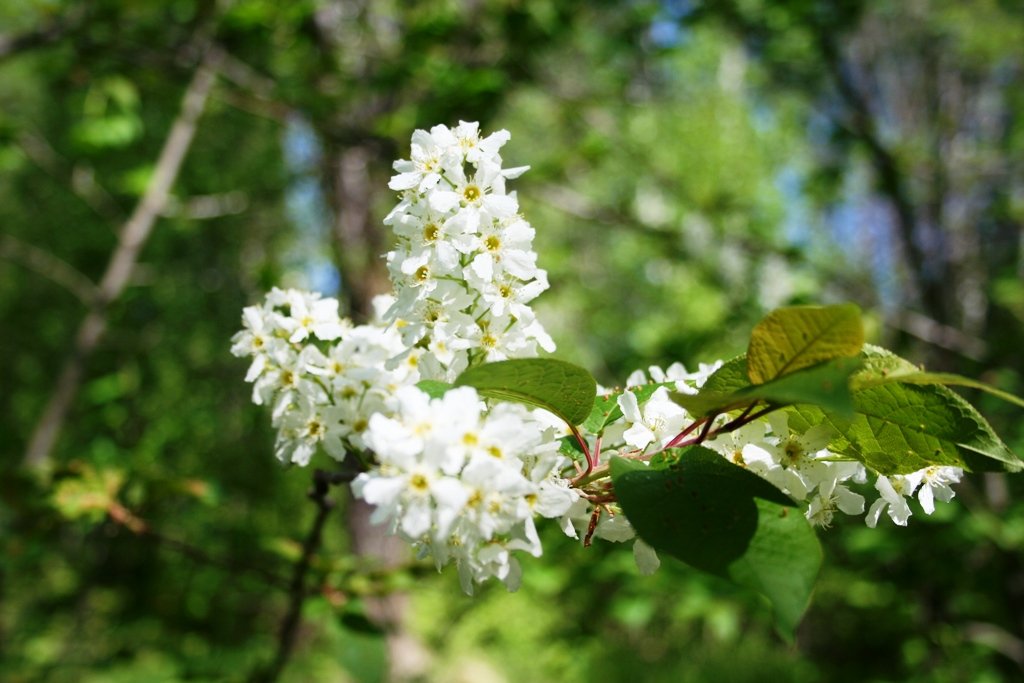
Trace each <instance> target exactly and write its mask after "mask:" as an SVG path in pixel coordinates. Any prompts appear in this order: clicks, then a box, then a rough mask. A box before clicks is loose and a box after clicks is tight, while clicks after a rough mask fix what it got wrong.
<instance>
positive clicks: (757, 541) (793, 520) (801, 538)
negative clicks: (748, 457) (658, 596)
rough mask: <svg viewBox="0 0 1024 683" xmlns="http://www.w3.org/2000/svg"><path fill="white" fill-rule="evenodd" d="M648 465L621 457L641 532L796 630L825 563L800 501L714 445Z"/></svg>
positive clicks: (623, 483) (615, 472)
mask: <svg viewBox="0 0 1024 683" xmlns="http://www.w3.org/2000/svg"><path fill="white" fill-rule="evenodd" d="M673 455H675V456H676V457H673V458H665V459H663V460H661V461H660V462H661V465H660V466H659V465H658V464H652V466H650V467H647V466H645V465H643V464H642V463H639V462H637V461H635V460H627V459H624V458H613V459H612V461H611V472H612V479H613V482H614V484H615V494H616V496H617V497H618V500H619V503H620V504H621V505H622V509H623V511H624V512H625V514H626V516H627V517H628V518H629V520H630V522H631V523H632V524H633V526H634V528H635V529H636V530H637V533H638V534H639V535H640V537H641V538H642V539H643V540H644V541H646V542H647V543H648V544H650V545H651V546H653V547H654V548H656V549H657V550H659V551H661V552H663V553H666V554H669V555H672V556H673V557H675V558H677V559H679V560H682V561H683V562H685V563H687V564H689V565H691V566H693V567H695V568H697V569H700V570H702V571H705V572H708V573H711V574H715V575H718V576H721V577H724V578H727V579H729V580H731V581H733V582H735V583H737V584H739V585H741V586H745V587H747V588H751V589H753V590H755V591H757V592H759V593H760V594H761V595H763V596H764V597H765V598H767V599H768V601H769V602H770V603H771V604H772V607H773V609H774V612H775V619H776V624H777V626H778V628H779V630H780V632H782V633H783V634H784V635H786V636H787V637H791V636H792V633H793V630H794V629H795V628H796V625H797V624H798V623H799V621H800V618H801V616H802V615H803V613H804V610H806V608H807V604H808V602H809V601H810V596H811V590H812V588H813V585H814V580H815V578H816V577H817V574H818V569H819V568H820V566H821V558H822V555H821V546H820V545H819V543H818V539H817V537H816V536H815V534H814V531H813V530H812V529H811V527H810V525H809V524H808V523H807V521H806V520H805V519H804V517H803V515H801V514H800V512H799V510H798V509H797V508H795V507H794V503H793V502H792V501H791V500H789V499H788V498H787V497H786V496H785V495H783V494H782V493H781V492H780V491H779V490H778V489H776V488H775V487H774V486H772V485H771V484H769V483H768V482H766V481H764V480H763V479H761V478H760V477H758V476H757V475H755V474H753V473H751V472H749V471H747V470H744V469H742V468H740V467H736V466H735V465H731V464H729V463H728V462H726V461H725V460H724V459H723V458H722V457H721V456H720V455H718V454H717V453H714V452H713V451H710V450H708V449H706V448H701V447H692V448H688V449H685V450H682V451H678V452H676V453H675V454H673Z"/></svg>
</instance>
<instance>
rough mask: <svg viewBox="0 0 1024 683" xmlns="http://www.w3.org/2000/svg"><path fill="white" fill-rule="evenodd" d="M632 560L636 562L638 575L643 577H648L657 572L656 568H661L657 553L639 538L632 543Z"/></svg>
mask: <svg viewBox="0 0 1024 683" xmlns="http://www.w3.org/2000/svg"><path fill="white" fill-rule="evenodd" d="M633 560H634V561H635V562H636V568H637V569H639V570H640V574H642V575H643V576H650V575H651V574H653V573H654V572H656V571H658V567H660V566H661V559H660V558H659V557H658V553H657V552H656V551H655V550H654V548H652V547H651V546H649V545H647V544H646V543H644V542H643V540H642V539H640V538H637V539H636V541H634V542H633Z"/></svg>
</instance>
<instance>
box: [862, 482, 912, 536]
mask: <svg viewBox="0 0 1024 683" xmlns="http://www.w3.org/2000/svg"><path fill="white" fill-rule="evenodd" d="M920 481H921V477H920V475H919V474H918V473H916V472H915V473H914V474H908V475H899V474H895V475H892V476H891V477H885V476H882V475H879V476H878V480H877V481H875V488H876V489H877V490H878V493H879V495H880V496H881V497H880V498H879V499H878V500H876V501H875V502H874V503H872V504H871V509H869V510H868V514H867V515H866V516H865V518H864V521H865V523H867V525H868V526H869V527H871V528H872V529H874V528H875V526H876V525H877V524H878V520H879V518H880V517H881V516H882V513H883V512H886V511H888V513H889V517H890V519H892V521H893V522H895V523H896V524H898V525H900V526H906V525H907V521H908V520H909V519H910V516H911V515H912V514H913V513H912V512H911V511H910V506H909V505H907V498H908V497H910V496H912V495H914V490H915V489H916V488H917V486H918V484H919V483H920Z"/></svg>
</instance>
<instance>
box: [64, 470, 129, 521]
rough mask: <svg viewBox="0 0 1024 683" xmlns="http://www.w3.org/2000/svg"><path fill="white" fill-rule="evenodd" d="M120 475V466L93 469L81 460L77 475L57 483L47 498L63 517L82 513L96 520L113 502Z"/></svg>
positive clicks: (72, 517) (100, 517)
mask: <svg viewBox="0 0 1024 683" xmlns="http://www.w3.org/2000/svg"><path fill="white" fill-rule="evenodd" d="M124 479H125V477H124V472H121V471H120V470H115V469H103V470H97V469H95V468H94V467H92V465H88V464H85V465H82V466H81V468H80V473H79V476H76V477H69V478H67V479H62V480H60V482H58V483H57V485H56V486H55V487H54V491H53V496H52V499H51V500H52V501H53V505H54V507H55V508H57V510H58V511H59V512H60V513H61V514H62V515H63V516H64V517H66V518H67V519H78V518H81V517H85V518H87V519H89V520H91V521H94V522H97V521H99V520H101V519H103V517H104V515H106V514H107V511H109V510H110V508H111V507H112V506H113V505H114V504H115V503H116V502H117V494H118V492H119V491H120V490H121V486H122V485H123V484H124Z"/></svg>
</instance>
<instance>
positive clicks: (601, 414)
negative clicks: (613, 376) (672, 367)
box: [582, 382, 675, 434]
mask: <svg viewBox="0 0 1024 683" xmlns="http://www.w3.org/2000/svg"><path fill="white" fill-rule="evenodd" d="M660 387H669V388H675V382H664V383H660V384H659V383H652V384H641V385H639V386H635V387H628V390H629V391H631V392H633V395H634V396H636V402H637V403H638V404H640V405H643V404H644V403H645V402H646V401H647V400H648V399H650V398H651V396H653V395H654V392H655V391H657V390H658V389H659V388H660ZM625 391H627V389H614V390H612V391H610V392H608V393H607V394H598V395H597V396H596V397H595V398H594V407H593V408H592V409H591V411H590V415H588V416H587V419H586V420H584V422H583V425H582V427H583V429H584V430H585V431H586V432H587V433H589V434H601V433H602V432H603V431H604V428H605V427H607V426H608V425H609V424H611V423H612V422H615V420H618V419H619V418H620V417H622V408H620V407H619V401H618V399H619V396H622V394H623V393H624V392H625Z"/></svg>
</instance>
